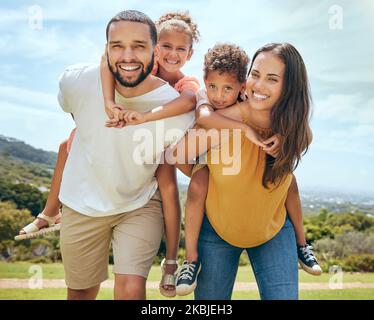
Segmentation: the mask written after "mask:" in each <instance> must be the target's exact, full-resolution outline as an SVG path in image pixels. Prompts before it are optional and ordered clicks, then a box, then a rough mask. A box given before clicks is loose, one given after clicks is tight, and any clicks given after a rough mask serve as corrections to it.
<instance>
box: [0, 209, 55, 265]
mask: <svg viewBox="0 0 374 320" xmlns="http://www.w3.org/2000/svg"><path fill="white" fill-rule="evenodd" d="M33 219H34V218H33V217H32V215H31V214H30V212H29V211H28V210H19V209H17V208H16V205H15V204H14V203H11V202H0V260H6V261H26V260H27V261H33V260H35V259H36V260H37V261H41V260H40V259H42V260H43V261H47V262H51V261H60V260H61V253H60V250H59V249H60V248H59V237H58V234H51V235H48V236H45V237H44V238H42V239H33V240H23V241H14V240H13V239H14V236H15V235H17V234H18V233H19V231H20V230H21V229H22V228H23V227H24V226H25V225H27V224H28V223H30V222H31V221H33Z"/></svg>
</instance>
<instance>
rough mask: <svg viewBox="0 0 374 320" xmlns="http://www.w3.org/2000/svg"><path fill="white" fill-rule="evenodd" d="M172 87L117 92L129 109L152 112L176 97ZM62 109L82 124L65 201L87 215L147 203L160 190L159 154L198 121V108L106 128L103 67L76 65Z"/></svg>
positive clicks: (64, 87) (67, 75)
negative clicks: (157, 174) (130, 94)
mask: <svg viewBox="0 0 374 320" xmlns="http://www.w3.org/2000/svg"><path fill="white" fill-rule="evenodd" d="M178 96H179V94H178V92H177V91H176V90H174V89H173V88H172V87H171V86H170V85H168V84H164V85H162V86H161V87H159V88H157V89H155V90H153V91H151V92H148V93H146V94H144V95H141V96H138V97H134V98H124V97H122V96H119V94H118V93H116V100H117V101H118V100H120V101H119V102H120V103H122V104H124V105H125V106H126V108H128V109H132V110H137V111H147V110H150V109H152V108H155V107H157V106H160V105H163V104H166V103H167V102H170V101H172V100H174V99H175V98H177V97H178ZM58 100H59V103H60V105H61V107H62V109H63V110H64V111H66V112H69V113H72V114H73V116H74V121H75V123H76V126H77V132H76V135H75V137H74V140H73V143H72V147H71V151H70V153H69V156H68V159H67V162H66V165H65V169H64V173H63V178H62V183H61V189H60V195H59V199H60V201H61V202H62V203H63V204H64V205H66V206H68V207H70V208H72V209H74V210H75V211H77V212H79V213H82V214H85V215H88V216H95V217H99V216H108V215H114V214H118V213H122V212H128V211H132V210H135V209H138V208H141V207H142V206H144V205H145V204H146V203H147V202H148V201H149V200H150V199H151V197H152V196H153V194H154V193H155V191H156V189H157V181H156V178H155V172H156V169H157V167H158V163H159V160H160V156H161V154H162V153H163V151H164V149H165V148H167V147H168V146H169V145H170V144H172V143H176V142H177V141H178V140H180V139H181V138H182V137H183V136H184V134H185V133H186V131H187V130H188V129H189V128H191V127H192V126H193V125H194V122H195V117H194V112H193V111H191V112H189V113H186V114H183V115H180V116H176V117H171V118H167V119H163V120H158V121H153V122H148V123H145V124H142V125H136V126H127V127H124V128H122V129H116V128H106V127H105V121H106V120H107V115H106V114H105V111H104V101H103V95H102V90H101V81H100V70H99V67H98V66H82V65H77V66H72V67H69V68H67V69H66V70H65V72H64V73H63V74H62V75H61V77H60V92H59V95H58Z"/></svg>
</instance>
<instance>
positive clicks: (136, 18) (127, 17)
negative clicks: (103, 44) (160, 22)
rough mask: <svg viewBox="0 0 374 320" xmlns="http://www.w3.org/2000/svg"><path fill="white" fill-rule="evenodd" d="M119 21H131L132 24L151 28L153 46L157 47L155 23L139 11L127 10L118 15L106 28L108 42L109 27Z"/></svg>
mask: <svg viewBox="0 0 374 320" xmlns="http://www.w3.org/2000/svg"><path fill="white" fill-rule="evenodd" d="M118 21H130V22H139V23H144V24H147V25H148V26H149V32H150V35H151V39H152V44H153V45H156V43H157V29H156V26H155V24H154V22H153V21H152V20H151V18H149V17H148V16H147V15H146V14H144V13H143V12H140V11H137V10H125V11H122V12H119V13H117V14H116V15H115V16H114V17H113V18H112V19H111V20H110V21H109V22H108V25H107V27H106V40H107V41H108V34H109V27H110V25H111V24H112V23H113V22H118Z"/></svg>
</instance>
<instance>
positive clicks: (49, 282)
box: [0, 279, 374, 291]
mask: <svg viewBox="0 0 374 320" xmlns="http://www.w3.org/2000/svg"><path fill="white" fill-rule="evenodd" d="M29 281H30V280H29V279H0V289H10V288H13V289H27V288H35V285H36V284H35V283H34V282H31V283H29ZM113 285H114V281H113V280H107V281H105V282H104V283H103V284H102V286H101V287H102V288H113ZM37 287H38V286H37ZM39 288H40V286H39ZM42 288H44V289H46V288H66V285H65V281H64V280H63V279H45V280H43V283H42ZM299 288H300V290H331V289H364V288H365V289H374V283H362V282H350V283H348V282H347V283H343V286H342V288H337V287H336V286H335V287H331V288H330V285H329V283H306V282H302V283H300V284H299ZM147 289H158V282H156V281H148V282H147ZM234 290H235V291H251V290H257V284H256V283H255V282H236V283H235V286H234Z"/></svg>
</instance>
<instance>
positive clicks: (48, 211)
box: [20, 141, 68, 234]
mask: <svg viewBox="0 0 374 320" xmlns="http://www.w3.org/2000/svg"><path fill="white" fill-rule="evenodd" d="M67 158H68V152H67V141H64V142H63V143H61V144H60V147H59V150H58V154H57V162H56V167H55V170H54V173H53V177H52V182H51V189H50V191H49V194H48V198H47V203H46V205H45V207H44V209H43V211H42V212H43V213H44V214H45V215H46V216H48V217H54V216H56V215H58V213H59V209H60V206H61V202H60V200H59V199H58V195H59V193H60V186H61V180H62V174H63V171H64V168H65V163H66V160H67ZM56 222H58V221H56ZM36 225H37V226H38V228H39V229H40V228H43V227H45V226H47V225H48V222H47V221H45V220H43V219H39V218H36ZM23 233H24V232H23V231H20V234H23Z"/></svg>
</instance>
